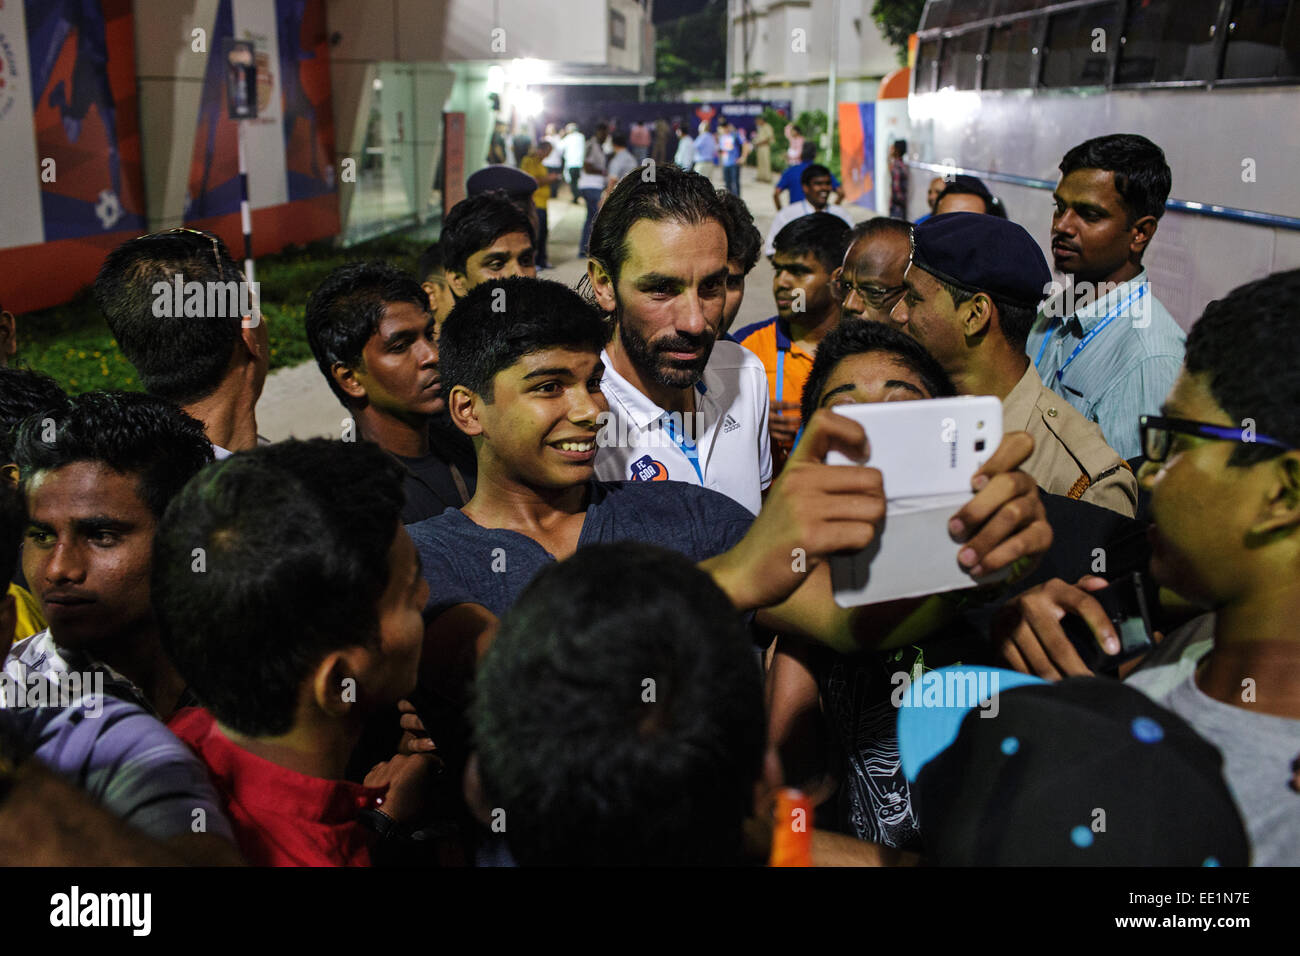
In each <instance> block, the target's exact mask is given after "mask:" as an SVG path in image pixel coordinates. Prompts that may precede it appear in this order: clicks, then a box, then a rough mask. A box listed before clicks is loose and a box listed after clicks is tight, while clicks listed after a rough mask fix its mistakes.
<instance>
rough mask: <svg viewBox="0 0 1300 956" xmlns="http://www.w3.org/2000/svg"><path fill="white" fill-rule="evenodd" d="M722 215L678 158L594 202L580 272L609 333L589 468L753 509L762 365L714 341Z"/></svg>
mask: <svg viewBox="0 0 1300 956" xmlns="http://www.w3.org/2000/svg"><path fill="white" fill-rule="evenodd" d="M727 222H728V217H727V213H726V210H725V208H724V207H723V205H722V203H721V202H720V201H719V199H718V197H717V195H716V193H715V192H714V190H713V186H712V185H711V184H710V183H709V181H708V180H707V179H706V178H705V177H703V176H700V175H698V174H696V173H688V172H685V171H682V170H679V169H677V168H675V167H660V168H658V169H657V170H656V176H655V178H654V181H644V180H643V179H642V178H640V177H636V176H632V177H628V178H625V179H624V180H623V181H622V182H620V183H619V185H618V186H617V187H616V188H615V189H614V191H613V192H612V193H611V194H610V196H609V198H608V199H607V200H606V201H605V205H604V206H603V207H602V208H601V211H600V215H599V216H597V218H596V223H595V225H594V226H593V228H592V232H591V243H590V259H589V261H588V263H587V279H588V281H589V282H590V284H591V288H592V291H593V293H594V298H595V302H596V305H597V306H598V307H599V308H600V309H601V310H602V311H603V312H605V313H606V315H608V316H609V317H610V319H611V320H612V322H613V324H614V335H613V338H612V339H611V340H610V342H609V345H608V346H607V347H606V348H605V351H604V352H603V353H602V354H601V361H602V362H603V363H604V365H605V375H604V377H603V378H602V379H601V389H602V390H603V391H604V393H605V397H606V398H607V399H608V401H609V413H608V416H607V417H606V418H605V419H603V420H602V429H601V437H600V439H599V441H600V444H601V446H602V447H601V450H600V453H599V454H598V455H597V456H596V477H597V478H599V479H601V480H603V481H629V480H630V481H684V482H688V483H690V484H693V485H700V486H702V487H705V488H711V489H713V490H715V491H719V492H722V493H723V494H725V495H728V496H729V497H731V498H732V499H734V500H735V501H737V502H739V503H740V504H742V505H743V506H744V507H746V508H748V509H749V510H750V511H751V512H753V513H755V514H757V513H758V510H759V508H760V507H761V505H762V502H763V493H764V491H765V490H766V489H767V486H768V485H769V484H770V483H771V481H772V454H771V448H770V444H769V438H768V430H767V416H768V390H767V372H766V370H765V369H764V368H763V363H762V362H761V361H760V360H759V359H758V357H757V356H755V355H754V354H753V353H752V352H750V351H749V350H747V349H745V348H744V347H742V346H740V345H738V344H736V343H735V342H732V341H729V340H726V339H722V340H719V339H720V336H721V335H722V333H723V331H724V330H723V328H722V321H723V309H724V305H725V301H726V292H727V256H728V250H727V231H726V230H727Z"/></svg>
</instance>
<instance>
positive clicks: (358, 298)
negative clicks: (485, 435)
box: [306, 262, 476, 523]
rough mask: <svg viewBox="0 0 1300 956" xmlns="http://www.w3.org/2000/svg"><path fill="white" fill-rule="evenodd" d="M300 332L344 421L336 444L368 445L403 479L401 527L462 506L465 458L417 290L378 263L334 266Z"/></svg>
mask: <svg viewBox="0 0 1300 956" xmlns="http://www.w3.org/2000/svg"><path fill="white" fill-rule="evenodd" d="M306 326H307V340H308V341H309V342H310V343H311V350H312V354H313V355H315V356H316V363H317V365H319V366H320V370H321V373H322V374H323V375H324V376H325V380H326V381H327V382H328V383H329V386H330V389H331V390H332V391H333V392H334V394H335V395H336V396H337V397H338V399H339V401H341V402H342V403H343V406H344V408H346V409H347V410H348V412H349V414H350V415H351V419H344V420H343V422H344V424H343V426H342V430H343V434H342V437H343V439H344V440H355V439H356V438H358V437H360V438H363V439H366V440H368V441H373V442H375V444H377V445H379V447H380V448H382V449H384V451H386V452H388V453H389V454H390V455H392V456H393V457H394V458H396V459H397V461H398V462H399V463H400V464H401V465H402V466H403V468H404V469H405V471H406V481H405V485H404V490H405V492H406V504H405V505H404V507H403V509H402V521H403V522H406V523H410V522H414V521H420V520H421V519H423V518H427V517H429V516H430V515H436V514H441V513H442V511H443V510H444V509H446V508H459V507H460V506H461V505H463V504H465V502H467V501H469V499H470V497H471V496H472V495H473V493H474V481H475V475H476V468H475V464H474V450H473V448H472V447H471V446H470V444H469V441H468V440H467V439H466V438H465V436H464V435H462V434H461V433H460V432H459V431H457V430H456V429H454V428H451V427H450V425H449V423H448V422H447V416H446V409H447V403H446V400H445V398H444V396H443V393H442V386H441V380H440V378H439V375H438V330H439V328H440V326H441V323H440V322H439V320H438V316H437V315H436V314H433V313H431V312H430V311H429V297H428V295H427V294H426V293H425V290H424V289H423V288H421V286H420V283H418V282H417V281H416V280H415V279H414V278H413V277H411V276H409V275H407V274H406V273H405V272H402V271H401V270H400V269H397V268H395V267H394V266H391V265H389V264H387V263H384V262H351V263H347V264H346V265H342V266H339V267H338V268H337V269H335V270H334V271H333V272H331V273H330V274H329V275H328V276H326V278H325V281H324V282H322V283H321V284H320V286H319V287H318V288H317V289H316V291H315V292H313V293H312V295H311V298H309V299H308V300H307V317H306ZM353 429H355V431H354V430H353Z"/></svg>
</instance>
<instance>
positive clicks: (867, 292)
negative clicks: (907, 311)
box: [831, 279, 907, 309]
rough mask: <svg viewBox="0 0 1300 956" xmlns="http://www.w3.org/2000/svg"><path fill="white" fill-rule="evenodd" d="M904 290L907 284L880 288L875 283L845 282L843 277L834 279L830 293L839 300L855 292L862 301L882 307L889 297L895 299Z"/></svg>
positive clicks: (878, 307)
mask: <svg viewBox="0 0 1300 956" xmlns="http://www.w3.org/2000/svg"><path fill="white" fill-rule="evenodd" d="M906 291H907V286H905V285H898V286H894V287H893V288H882V287H881V286H875V285H858V284H857V283H856V282H845V281H844V280H843V279H835V280H834V281H833V282H832V283H831V293H832V294H833V295H834V296H835V297H836V298H837V299H839V300H840V302H843V301H844V300H845V299H847V298H848V297H849V293H850V292H856V293H857V294H858V297H859V298H861V299H862V301H863V302H866V303H867V304H868V305H870V306H871V307H872V308H876V309H880V308H884V307H885V306H886V305H887V304H888V303H889V300H890V299H897V298H898V297H899V296H900V295H902V294H903V293H904V292H906Z"/></svg>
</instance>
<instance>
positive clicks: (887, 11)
mask: <svg viewBox="0 0 1300 956" xmlns="http://www.w3.org/2000/svg"><path fill="white" fill-rule="evenodd" d="M924 10H925V0H876V2H875V5H874V6H872V8H871V19H873V20H875V21H876V26H878V27H880V32H881V33H883V34H884V35H885V39H886V40H888V41H889V42H890V43H891V44H892V45H893V46H894V47H895V48H896V49H897V50H898V62H899V63H900V64H902V65H903V66H906V65H907V38H908V37H909V36H911V35H912V34H913V33H915V32H916V28H917V27H918V26H920V25H921V13H922V11H924Z"/></svg>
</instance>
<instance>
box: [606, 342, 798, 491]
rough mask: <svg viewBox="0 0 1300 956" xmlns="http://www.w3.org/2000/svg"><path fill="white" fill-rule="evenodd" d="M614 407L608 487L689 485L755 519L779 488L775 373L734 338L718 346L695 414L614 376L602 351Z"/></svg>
mask: <svg viewBox="0 0 1300 956" xmlns="http://www.w3.org/2000/svg"><path fill="white" fill-rule="evenodd" d="M600 357H601V360H602V361H603V362H604V363H605V376H604V378H603V379H601V383H600V387H601V390H602V391H603V392H604V393H605V398H606V399H608V401H609V413H608V415H607V416H606V417H605V418H604V419H602V422H601V428H600V433H599V436H598V437H597V442H598V444H599V445H600V448H599V450H598V451H597V452H596V477H597V478H599V479H600V480H602V481H684V482H687V483H688V484H692V485H702V486H703V487H705V488H711V489H712V490H714V491H718V492H721V493H722V494H724V495H727V496H728V497H730V498H732V499H734V500H735V501H737V502H739V503H740V504H742V505H744V506H745V507H746V508H748V509H749V510H750V511H752V512H753V513H754V514H758V510H759V508H761V507H762V505H763V491H764V490H766V489H767V486H768V485H770V484H771V483H772V449H771V446H770V444H769V440H768V432H767V413H768V397H767V370H766V369H765V368H764V367H763V363H762V362H761V361H760V360H759V358H758V356H756V355H755V354H754V353H753V352H751V351H749V349H747V348H745V347H744V346H742V345H738V344H736V343H735V342H732V341H730V340H728V339H721V340H719V341H718V342H716V343H715V344H714V346H713V353H712V354H711V355H710V356H709V362H708V364H707V365H706V366H705V367H704V375H703V376H701V378H700V381H699V382H697V383H696V385H695V390H696V392H695V412H694V413H693V414H691V415H687V416H685V417H684V418H683V416H682V415H680V414H678V413H676V412H674V413H672V414H669V413H668V412H665V411H664V410H663V409H662V408H660V407H659V406H658V405H656V404H655V403H654V402H653V401H652V400H651V399H650V398H649V397H648V396H647V395H645V394H644V393H643V392H642V391H641V390H640V389H637V388H635V387H634V386H633V385H632V384H631V383H629V382H628V380H627V379H625V378H624V377H623V376H622V375H620V374H619V373H618V372H617V371H615V370H614V366H613V364H612V363H611V362H610V358H609V353H608V352H602V353H601V356H600Z"/></svg>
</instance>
